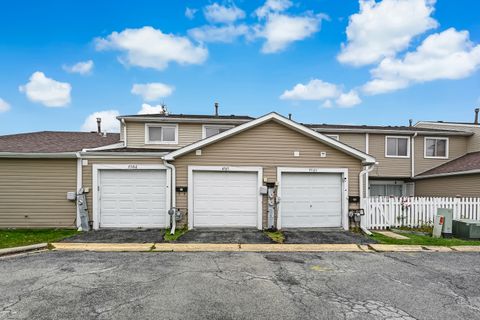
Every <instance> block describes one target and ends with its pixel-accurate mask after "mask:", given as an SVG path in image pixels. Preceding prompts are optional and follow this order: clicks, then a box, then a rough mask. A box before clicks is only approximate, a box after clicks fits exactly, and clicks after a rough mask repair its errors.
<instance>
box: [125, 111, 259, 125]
mask: <svg viewBox="0 0 480 320" xmlns="http://www.w3.org/2000/svg"><path fill="white" fill-rule="evenodd" d="M117 119H119V120H122V119H124V120H130V121H145V120H147V121H155V122H202V123H217V122H220V123H224V122H227V123H244V122H247V121H250V120H253V119H255V118H252V117H250V116H242V115H234V114H232V115H218V116H216V115H203V114H174V113H168V114H163V113H157V114H134V115H124V116H119V117H117Z"/></svg>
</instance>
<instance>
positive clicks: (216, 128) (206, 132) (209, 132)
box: [203, 125, 233, 139]
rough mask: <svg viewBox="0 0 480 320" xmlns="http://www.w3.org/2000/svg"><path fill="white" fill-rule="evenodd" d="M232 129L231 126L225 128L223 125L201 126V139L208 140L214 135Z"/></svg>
mask: <svg viewBox="0 0 480 320" xmlns="http://www.w3.org/2000/svg"><path fill="white" fill-rule="evenodd" d="M231 128H233V126H225V125H204V126H203V139H205V138H209V137H211V136H214V135H216V134H219V133H222V132H224V131H227V130H228V129H231Z"/></svg>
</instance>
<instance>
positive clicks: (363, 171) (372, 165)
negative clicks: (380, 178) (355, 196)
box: [358, 162, 378, 236]
mask: <svg viewBox="0 0 480 320" xmlns="http://www.w3.org/2000/svg"><path fill="white" fill-rule="evenodd" d="M377 164H378V162H375V163H372V164H369V165H368V166H366V167H365V169H363V170H362V171H360V173H359V174H358V180H359V184H360V185H359V188H360V208H361V209H363V184H364V181H363V176H364V175H368V174H369V173H370V172H371V171H372V170H373V168H374V167H375V165H377ZM366 188H367V189H366V193H365V197H368V186H366ZM360 229H361V230H362V231H363V232H364V233H365V234H366V235H369V236H371V235H372V233H371V232H370V231H368V229H367V228H365V227H364V226H363V224H362V223H361V222H360Z"/></svg>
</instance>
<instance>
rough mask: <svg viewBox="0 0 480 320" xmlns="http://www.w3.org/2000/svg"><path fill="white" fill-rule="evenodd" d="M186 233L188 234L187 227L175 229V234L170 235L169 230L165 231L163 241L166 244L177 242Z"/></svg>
mask: <svg viewBox="0 0 480 320" xmlns="http://www.w3.org/2000/svg"><path fill="white" fill-rule="evenodd" d="M187 232H188V228H187V227H183V228H181V229H175V234H170V229H165V235H164V236H163V239H164V240H165V241H167V242H172V241H175V240H177V239H178V238H180V237H181V236H183V235H184V234H185V233H187Z"/></svg>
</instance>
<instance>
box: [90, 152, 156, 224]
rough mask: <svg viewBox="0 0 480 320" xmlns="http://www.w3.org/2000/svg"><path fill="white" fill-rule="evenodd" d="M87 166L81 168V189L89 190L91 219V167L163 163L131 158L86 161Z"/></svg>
mask: <svg viewBox="0 0 480 320" xmlns="http://www.w3.org/2000/svg"><path fill="white" fill-rule="evenodd" d="M87 160H88V165H86V166H83V168H82V173H83V187H84V188H90V192H89V193H88V194H87V205H88V213H89V215H90V219H92V195H93V189H92V188H93V180H92V178H93V177H92V166H93V165H94V164H163V161H162V160H161V159H159V158H141V159H139V158H131V159H119V158H111V159H91V158H90V159H87Z"/></svg>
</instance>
